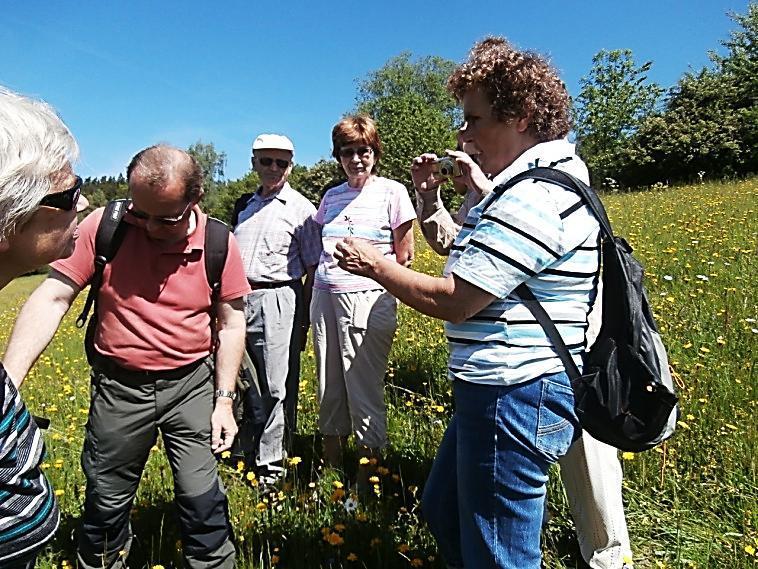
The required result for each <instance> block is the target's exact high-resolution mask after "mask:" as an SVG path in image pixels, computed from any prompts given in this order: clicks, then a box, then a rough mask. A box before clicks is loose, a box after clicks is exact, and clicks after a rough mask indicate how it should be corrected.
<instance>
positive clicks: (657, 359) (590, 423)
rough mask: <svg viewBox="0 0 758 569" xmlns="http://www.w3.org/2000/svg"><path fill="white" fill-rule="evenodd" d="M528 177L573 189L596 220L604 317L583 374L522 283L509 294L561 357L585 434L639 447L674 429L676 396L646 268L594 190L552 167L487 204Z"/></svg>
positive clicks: (510, 182) (519, 177) (661, 438)
mask: <svg viewBox="0 0 758 569" xmlns="http://www.w3.org/2000/svg"><path fill="white" fill-rule="evenodd" d="M527 179H532V180H535V181H542V182H548V183H551V184H556V185H559V186H561V187H563V188H565V189H567V190H569V191H571V192H574V193H576V194H578V195H579V196H580V198H581V201H580V202H579V204H581V203H582V202H583V203H584V204H586V205H587V206H588V207H589V209H590V211H592V213H593V215H594V216H595V217H596V218H597V220H598V222H599V223H600V232H601V235H602V237H603V239H602V282H603V293H602V296H603V302H602V311H603V312H602V325H601V327H600V332H599V334H598V337H597V339H596V340H595V343H594V344H593V345H592V346H591V347H590V349H589V350H588V351H587V352H586V353H585V358H584V373H583V374H580V373H579V369H578V368H577V366H576V364H575V363H574V360H573V358H572V357H571V354H570V353H569V350H568V348H567V347H566V344H565V343H564V341H563V339H562V338H561V336H560V334H559V332H558V329H557V328H556V326H555V324H554V323H553V321H552V320H550V317H549V316H548V314H547V312H546V311H545V309H544V308H543V307H542V305H541V304H540V303H539V301H537V299H536V298H535V297H534V295H533V294H532V291H531V290H530V289H529V287H527V286H526V284H521V285H519V286H518V287H517V288H516V289H515V291H514V296H516V297H518V298H519V299H520V300H521V301H522V302H523V303H524V304H525V305H526V307H527V308H528V309H529V310H530V311H531V313H532V314H533V315H534V317H535V318H536V320H537V321H538V322H539V323H540V325H541V326H542V328H543V329H544V330H545V333H546V334H547V336H548V337H549V338H550V341H551V342H552V343H553V346H554V348H555V350H556V352H557V353H558V355H559V356H560V358H561V361H562V362H563V365H564V367H565V369H566V373H567V374H568V376H569V378H570V379H571V385H572V387H573V390H574V398H575V409H576V414H577V416H578V417H579V421H580V422H581V424H582V428H584V429H585V430H586V431H587V432H588V433H589V434H590V435H592V436H593V437H594V438H596V439H598V440H600V441H603V442H605V443H607V444H609V445H611V446H614V447H616V448H618V449H621V450H626V451H633V452H639V451H642V450H647V449H649V448H652V447H654V446H655V445H657V444H659V443H661V442H662V441H664V440H666V439H667V438H669V437H670V436H671V435H673V434H674V429H675V427H676V421H677V418H678V408H677V397H676V395H675V394H674V384H673V381H672V379H671V372H670V370H669V365H668V358H667V356H666V350H665V348H664V346H663V342H662V341H661V337H660V334H659V333H658V328H657V327H656V325H655V320H654V319H653V314H652V311H651V310H650V305H649V303H648V299H647V295H646V293H645V289H644V287H643V285H642V280H643V277H644V269H643V267H642V265H641V264H640V263H639V262H638V261H637V260H636V259H635V258H634V257H633V256H632V248H631V247H630V246H629V244H628V243H627V242H626V240H625V239H624V238H623V237H618V236H614V234H613V230H612V229H611V223H610V221H609V219H608V215H607V214H606V212H605V208H604V207H603V204H602V202H601V201H600V198H599V197H598V195H597V194H596V193H595V190H593V189H592V188H590V187H589V186H587V185H586V184H585V183H584V182H582V181H581V180H578V179H577V178H575V177H574V176H571V175H570V174H567V173H566V172H562V171H560V170H556V169H553V168H533V169H531V170H527V171H526V172H522V173H521V174H518V175H517V176H514V177H513V178H511V179H510V180H508V181H507V182H505V183H504V184H502V185H500V186H498V187H497V188H496V189H495V190H494V191H493V194H494V195H493V196H492V198H491V200H490V201H489V202H488V203H487V204H486V205H485V206H484V209H485V210H486V209H487V207H489V205H491V204H492V203H494V201H495V200H496V199H497V197H499V196H500V195H502V194H503V193H504V192H505V191H507V190H508V189H509V188H511V187H513V186H514V185H516V184H518V183H519V182H522V181H523V180H527Z"/></svg>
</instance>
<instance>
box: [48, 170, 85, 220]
mask: <svg viewBox="0 0 758 569" xmlns="http://www.w3.org/2000/svg"><path fill="white" fill-rule="evenodd" d="M81 193H82V179H81V178H80V177H79V176H77V177H76V182H75V183H74V186H73V187H72V188H70V189H68V190H65V191H62V192H56V193H54V194H47V195H46V196H45V197H44V198H42V199H41V200H40V202H39V205H41V206H43V205H44V206H47V207H54V208H56V209H62V210H63V211H71V210H72V209H74V208H76V202H78V201H79V196H80V195H81Z"/></svg>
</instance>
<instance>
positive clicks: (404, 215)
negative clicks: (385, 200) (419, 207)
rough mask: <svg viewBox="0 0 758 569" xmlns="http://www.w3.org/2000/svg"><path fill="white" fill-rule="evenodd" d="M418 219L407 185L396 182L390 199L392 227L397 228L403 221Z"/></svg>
mask: <svg viewBox="0 0 758 569" xmlns="http://www.w3.org/2000/svg"><path fill="white" fill-rule="evenodd" d="M413 219H416V209H415V208H414V207H413V202H411V198H410V196H409V195H408V190H406V189H405V186H403V185H402V184H399V183H397V182H396V183H394V184H393V188H392V199H391V201H390V227H391V228H392V229H397V228H398V227H400V226H401V225H402V224H403V223H406V222H407V221H411V220H413Z"/></svg>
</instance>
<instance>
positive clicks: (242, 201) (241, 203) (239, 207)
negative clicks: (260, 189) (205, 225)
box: [231, 192, 253, 228]
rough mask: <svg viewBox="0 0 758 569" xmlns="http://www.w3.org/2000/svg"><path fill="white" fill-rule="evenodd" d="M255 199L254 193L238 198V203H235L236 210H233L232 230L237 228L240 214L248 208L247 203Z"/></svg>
mask: <svg viewBox="0 0 758 569" xmlns="http://www.w3.org/2000/svg"><path fill="white" fill-rule="evenodd" d="M252 197H253V193H252V192H249V193H247V194H242V195H241V196H240V197H238V198H237V201H235V202H234V208H233V209H232V218H231V223H232V228H235V227H237V222H238V221H239V217H240V213H242V211H243V210H244V209H245V208H246V207H247V202H249V201H250V198H252Z"/></svg>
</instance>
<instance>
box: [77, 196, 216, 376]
mask: <svg viewBox="0 0 758 569" xmlns="http://www.w3.org/2000/svg"><path fill="white" fill-rule="evenodd" d="M128 206H129V200H127V199H119V200H112V201H110V202H108V204H107V205H106V206H105V211H104V212H103V217H102V219H101V220H100V225H98V227H97V233H96V234H95V272H94V274H93V275H92V280H91V281H90V287H89V292H88V293H87V300H86V301H85V302H84V308H82V311H81V313H80V314H79V317H78V318H77V319H76V326H77V328H81V327H83V326H84V324H85V322H87V317H88V316H89V312H90V309H91V308H92V306H93V304H94V305H95V306H97V294H98V292H99V291H100V286H101V285H102V284H103V272H104V271H105V265H107V264H108V263H109V262H111V261H112V260H113V258H114V257H115V256H116V253H117V252H118V249H119V247H120V246H121V243H122V241H123V240H124V234H125V233H126V230H127V227H128V224H127V223H124V222H123V221H122V220H123V218H124V213H126V209H127V207H128ZM228 246H229V228H228V227H227V226H226V224H225V223H224V222H223V221H219V220H218V219H215V218H213V217H210V216H209V217H208V221H207V223H206V224H205V253H204V259H205V274H206V276H207V277H208V285H209V286H210V287H211V330H213V342H214V348H215V343H216V335H215V330H216V326H215V319H216V314H215V308H216V304H217V302H218V297H219V293H220V290H221V273H222V272H223V270H224V265H225V264H226V254H227V249H228ZM93 314H94V316H93V317H92V318H91V319H90V321H89V324H88V325H87V331H86V334H85V337H84V348H85V352H86V353H87V361H88V362H89V363H90V365H92V364H93V363H94V361H95V358H96V354H95V351H94V337H95V329H96V328H97V308H96V309H95V311H94V313H93Z"/></svg>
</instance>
